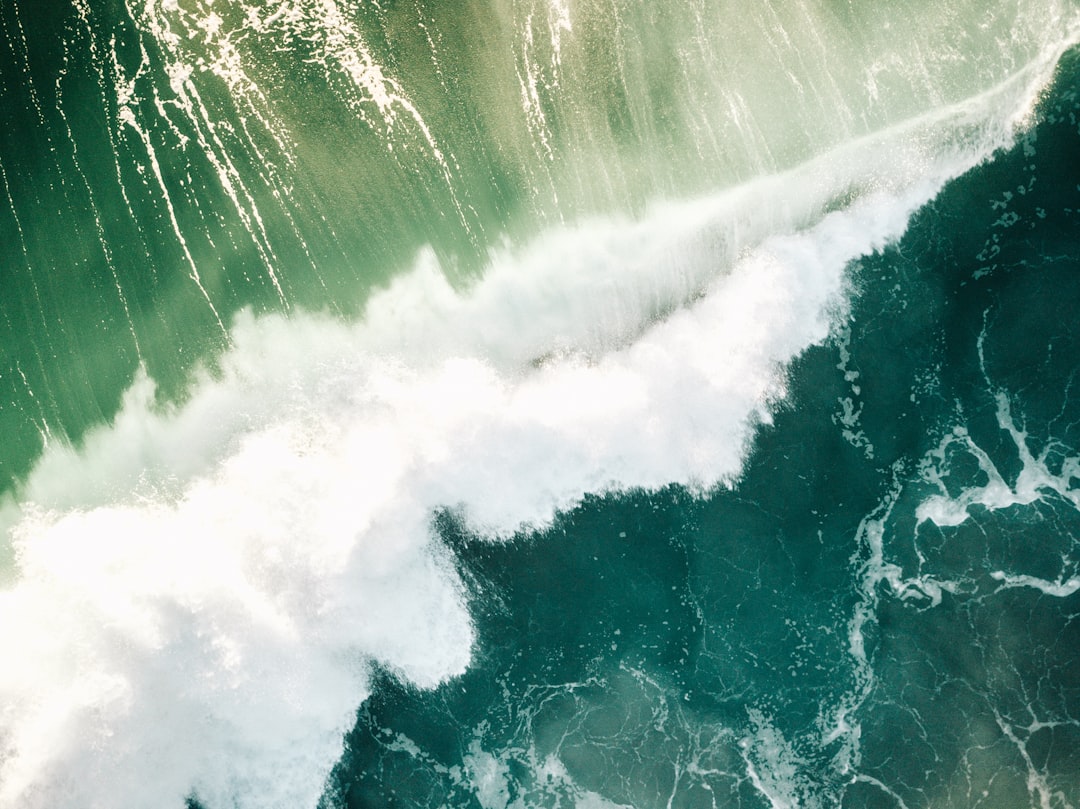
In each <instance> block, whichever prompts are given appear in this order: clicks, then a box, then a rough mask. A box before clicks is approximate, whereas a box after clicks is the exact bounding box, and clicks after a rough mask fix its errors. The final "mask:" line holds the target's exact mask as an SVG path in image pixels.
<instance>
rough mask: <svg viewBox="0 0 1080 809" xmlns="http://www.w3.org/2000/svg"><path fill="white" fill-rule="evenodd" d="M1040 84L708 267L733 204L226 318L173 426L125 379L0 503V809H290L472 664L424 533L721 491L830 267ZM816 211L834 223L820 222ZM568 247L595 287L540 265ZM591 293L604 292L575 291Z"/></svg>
mask: <svg viewBox="0 0 1080 809" xmlns="http://www.w3.org/2000/svg"><path fill="white" fill-rule="evenodd" d="M1049 64H1052V60H1049V59H1048V61H1047V62H1046V63H1045V64H1040V65H1038V66H1037V67H1036V68H1032V70H1031V71H1030V72H1029V73H1027V74H1024V75H1022V76H1021V77H1020V78H1018V79H1017V80H1016V81H1015V82H1014V83H1013V84H1012V85H1009V86H1003V87H1002V88H999V89H998V91H997V92H995V93H991V94H988V95H987V96H986V97H984V98H981V99H977V100H975V101H973V102H971V103H969V104H967V105H963V106H961V107H957V108H954V109H950V110H946V111H942V112H940V113H938V114H937V115H936V116H935V117H934V119H933V120H927V121H923V122H921V123H917V124H913V125H912V126H911V127H908V128H906V129H903V130H897V131H895V132H891V133H886V134H884V135H882V136H880V137H879V138H877V139H873V140H867V141H864V142H859V143H855V144H850V145H849V146H848V147H845V149H842V150H840V151H839V152H837V153H835V154H833V155H831V156H827V157H826V158H823V159H822V161H819V162H816V163H814V164H809V165H808V166H807V167H805V168H804V169H803V170H801V171H800V172H795V173H792V174H791V175H789V176H788V177H786V178H783V181H782V182H777V183H775V184H774V186H773V187H770V188H769V189H767V190H766V191H765V192H762V193H761V194H760V196H758V197H757V198H753V199H752V201H753V202H754V203H759V204H762V205H770V204H771V205H773V206H776V205H778V201H779V200H781V199H785V200H790V199H791V198H792V197H795V196H797V195H799V194H809V195H812V197H813V198H812V199H811V200H810V201H809V202H807V201H806V200H802V199H800V200H799V202H798V204H795V205H793V206H792V208H791V210H793V211H795V212H798V211H804V212H805V211H807V210H808V211H810V212H811V215H810V216H809V221H808V219H807V217H806V216H805V215H802V214H798V213H796V214H791V215H785V216H782V217H780V221H775V220H774V219H773V218H772V217H773V214H772V213H771V212H769V213H763V215H764V216H766V219H767V220H768V221H769V225H768V226H767V227H763V228H760V232H759V233H757V234H756V235H754V236H752V237H747V238H744V239H742V240H741V241H740V240H739V239H736V240H735V241H734V242H732V241H731V240H730V239H729V238H726V237H725V238H721V239H720V240H719V243H721V244H723V245H728V246H727V247H718V246H717V245H718V241H717V239H715V238H713V236H715V235H716V234H717V233H719V234H724V233H730V230H729V231H725V227H727V226H728V225H729V224H730V221H731V220H730V208H729V207H726V206H725V204H722V203H721V202H718V200H717V199H710V200H703V201H698V202H691V203H685V204H683V205H681V206H676V207H674V208H668V209H666V213H665V212H661V213H658V214H656V216H657V217H660V220H659V224H656V223H654V224H653V225H650V224H649V222H650V220H646V222H645V223H638V224H633V223H621V224H620V223H608V224H607V225H606V226H604V227H600V226H598V225H595V224H594V225H592V226H590V227H587V228H583V229H582V230H580V231H577V232H575V231H565V230H564V231H559V232H556V233H553V234H549V235H547V236H545V237H542V238H541V239H540V240H539V241H538V243H537V244H536V245H534V247H533V248H530V249H528V250H526V251H524V252H523V253H521V254H519V255H517V256H514V255H509V256H502V257H501V258H500V259H499V262H498V263H497V264H495V265H494V266H493V267H492V268H491V270H490V271H489V273H488V274H487V276H486V277H485V279H484V280H483V281H482V282H481V283H480V284H479V285H478V286H477V287H476V288H475V289H473V290H471V291H470V292H469V293H466V294H464V295H455V294H453V293H450V292H449V291H448V289H447V288H446V287H445V285H444V283H443V282H442V281H441V279H440V278H439V276H438V275H437V274H433V273H431V272H430V270H425V269H423V267H421V268H420V269H418V270H417V275H416V276H415V277H413V278H410V279H406V280H404V281H402V282H401V283H399V284H398V285H397V286H395V287H394V288H393V289H391V290H389V291H387V292H386V293H385V294H384V295H383V296H381V297H378V298H376V300H375V301H374V302H373V304H372V309H371V310H370V312H369V316H368V317H367V319H366V320H365V321H363V322H361V323H359V324H355V325H346V324H342V323H339V322H335V321H331V320H327V319H320V318H317V317H314V316H306V315H295V316H293V317H291V318H289V319H285V318H282V317H266V318H262V319H254V318H251V317H245V318H242V319H241V320H240V321H239V322H238V323H237V324H236V325H235V327H234V330H233V342H234V347H233V348H232V349H231V350H230V352H229V353H228V354H227V355H226V356H225V357H224V358H223V359H222V362H221V371H220V373H219V374H218V375H216V376H214V377H211V376H209V375H207V376H205V377H203V378H201V379H200V380H199V381H198V383H197V384H196V385H195V387H194V389H193V390H192V392H191V396H190V399H189V401H188V402H187V403H186V404H184V405H183V406H182V407H179V408H174V409H164V410H163V409H160V408H155V407H154V406H153V405H152V404H151V402H152V384H151V383H150V382H149V380H146V379H141V380H139V381H137V383H136V384H135V386H134V387H133V388H132V390H131V392H130V393H129V396H128V398H127V400H126V402H125V405H124V408H123V410H122V412H121V413H120V414H119V416H118V417H117V419H116V420H115V423H114V424H113V425H111V426H110V427H108V428H104V429H102V430H100V431H98V432H97V433H95V434H93V435H91V436H90V437H89V438H88V439H87V441H86V443H85V446H84V447H83V448H82V449H81V450H79V451H75V450H72V449H69V448H62V447H54V448H52V449H51V450H50V451H49V452H48V453H47V454H46V456H45V457H44V458H43V459H42V461H41V462H40V464H39V465H38V467H37V468H36V470H35V472H34V473H33V475H32V476H31V478H30V479H29V480H28V481H27V483H26V484H25V486H24V487H23V490H22V492H21V494H20V497H21V505H18V506H12V507H10V508H9V509H8V513H7V521H9V522H14V527H13V528H12V536H13V540H14V543H15V545H16V551H17V558H18V572H17V580H16V581H15V582H14V583H13V584H11V585H10V586H9V587H8V588H7V589H6V590H4V591H3V593H2V594H0V646H2V648H3V649H4V650H5V653H6V655H7V660H6V661H5V664H4V665H3V666H2V667H0V695H2V696H0V700H2V701H0V705H2V709H0V745H2V747H0V751H2V752H0V806H2V807H12V809H14V807H20V809H22V807H55V806H85V807H113V806H116V807H125V809H129V808H131V807H135V808H136V809H137V808H139V807H161V806H169V805H177V804H178V803H180V802H182V800H183V798H184V797H185V796H188V795H191V794H194V795H196V796H197V797H198V799H199V801H200V803H202V804H203V805H205V806H206V807H208V809H217V807H225V806H229V807H234V806H235V807H240V808H241V809H247V808H248V807H251V809H255V807H259V809H268V808H270V809H272V808H274V807H282V809H284V807H290V809H293V808H295V807H304V806H314V805H315V804H316V803H317V801H318V799H319V797H320V794H321V792H322V789H323V785H324V781H325V778H326V775H327V773H328V772H329V770H330V768H331V767H332V766H333V764H334V761H335V760H336V759H337V758H338V757H339V756H340V753H341V749H342V737H343V734H344V732H345V731H346V730H347V729H348V728H349V727H350V725H351V723H352V721H353V720H354V715H355V710H356V708H357V706H358V705H359V703H360V702H361V701H362V700H363V699H364V698H365V697H366V695H367V693H368V688H369V683H368V679H367V678H368V666H369V665H370V664H371V663H372V662H377V663H379V664H381V665H383V666H386V667H388V668H390V669H392V670H394V671H395V672H397V673H398V674H399V675H400V676H402V677H403V678H405V679H407V680H409V681H411V682H413V683H415V684H416V685H417V686H420V687H431V686H434V685H436V684H438V683H439V682H442V681H444V680H446V679H447V678H449V677H453V676H454V675H456V674H459V673H461V672H462V671H463V670H464V669H465V667H466V666H467V665H468V662H469V659H470V649H471V646H472V643H473V634H472V629H471V625H470V621H469V616H468V608H467V604H466V602H465V594H464V593H463V591H462V587H461V583H460V581H459V578H458V576H457V574H456V572H455V570H454V567H453V560H452V559H450V558H449V557H448V555H447V553H446V551H445V550H444V549H442V548H441V547H440V546H439V545H438V543H437V542H436V541H435V540H434V538H433V536H432V532H431V527H430V520H431V515H432V512H433V511H434V510H435V509H438V508H443V507H449V508H455V509H460V510H461V512H462V513H463V514H464V515H465V516H466V518H467V519H468V520H469V521H470V524H471V525H473V526H474V527H475V528H476V529H477V530H478V531H481V532H484V533H487V534H489V535H492V536H508V535H510V534H512V533H514V532H515V531H518V530H521V529H522V528H526V527H540V526H543V525H545V524H547V523H548V522H549V521H550V520H551V519H552V517H553V516H554V515H555V513H557V512H558V511H559V510H561V509H567V508H570V507H572V506H573V505H574V504H575V503H576V502H578V501H579V500H580V498H581V497H582V496H583V495H584V494H585V493H587V492H598V491H605V490H609V489H611V488H614V487H644V488H653V487H659V486H663V485H667V484H669V483H672V482H677V483H682V484H684V485H688V486H690V487H692V488H694V489H695V490H698V491H702V492H705V491H707V490H708V489H710V488H711V487H714V486H716V485H719V484H722V483H733V482H734V481H736V480H737V477H738V475H739V473H740V470H741V468H742V464H743V462H744V459H745V455H746V453H747V450H748V446H749V444H750V441H751V440H752V437H753V431H754V429H755V427H756V425H757V424H759V423H761V422H762V421H767V420H768V419H769V412H770V408H771V407H773V406H774V405H775V404H776V402H777V401H778V400H779V399H781V398H782V396H783V394H784V376H783V374H784V370H783V369H784V367H785V366H786V364H787V363H788V362H790V360H791V359H792V358H794V357H795V356H797V355H798V354H799V353H800V352H802V351H803V350H805V348H806V347H808V346H809V345H812V344H814V343H816V342H819V341H821V340H823V339H824V338H825V337H826V336H827V334H828V332H829V328H830V325H831V324H832V322H833V321H834V320H835V319H836V318H837V317H839V316H842V314H843V312H844V302H845V297H846V293H847V288H846V280H845V268H846V267H847V265H848V264H849V262H850V261H852V260H853V259H856V258H857V257H859V256H861V255H864V254H866V253H868V252H870V251H873V250H877V249H881V248H882V247H883V246H884V245H885V244H886V243H887V242H888V241H889V240H892V239H895V238H897V237H898V236H899V235H900V234H901V233H902V232H903V229H904V227H905V226H906V222H907V220H908V217H909V216H910V214H911V212H912V211H913V210H915V209H916V208H917V207H918V206H919V205H920V204H922V203H923V202H925V201H926V200H927V199H929V198H930V197H932V195H933V194H934V193H936V190H937V189H938V188H939V187H940V184H941V183H942V182H944V181H945V180H946V179H947V178H948V177H950V176H954V175H955V174H957V173H959V172H961V171H963V170H965V169H966V168H968V167H970V166H971V165H973V164H974V163H975V162H977V161H979V160H981V159H983V158H984V157H985V156H986V155H987V154H989V153H990V152H991V151H992V150H993V149H995V148H998V147H1000V146H1002V145H1005V144H1006V143H1007V142H1008V141H1009V138H1010V137H1011V134H1012V129H1011V126H1012V122H1013V121H1014V120H1016V119H1017V117H1018V116H1020V115H1022V114H1023V113H1024V112H1025V111H1027V110H1028V109H1029V108H1030V103H1031V100H1032V98H1034V94H1035V92H1036V90H1037V88H1038V86H1039V85H1040V83H1041V81H1042V78H1043V74H1044V73H1045V70H1046V69H1047V65H1049ZM868 188H869V189H874V188H876V189H877V190H875V191H866V190H865V189H868ZM800 189H801V190H800ZM856 192H858V193H856ZM839 194H845V195H846V194H852V195H854V196H855V201H854V202H853V203H851V204H850V205H849V206H848V207H847V208H846V209H844V210H841V211H836V212H833V213H830V214H827V215H821V214H820V213H818V214H816V215H813V213H812V212H813V211H815V210H816V211H821V210H823V209H824V208H825V207H826V204H827V203H828V201H829V200H830V199H832V198H833V197H835V196H836V195H839ZM672 212H674V220H677V221H682V222H692V223H694V224H693V226H692V227H689V228H684V229H679V228H671V227H669V224H670V221H672V219H671V217H672ZM665 217H667V218H666V219H665ZM770 234H772V235H770ZM635 239H637V240H638V242H635V241H634V240H635ZM655 239H659V240H661V241H660V244H661V245H667V246H669V247H670V249H671V250H672V251H678V250H680V249H681V250H682V252H681V253H677V254H676V255H675V258H674V259H671V260H670V267H669V268H668V269H667V270H666V271H665V272H663V273H660V274H659V275H654V274H651V273H649V272H648V270H649V269H650V268H649V266H648V264H647V263H646V264H644V265H642V266H640V267H639V270H641V272H640V273H638V274H632V275H631V276H630V278H628V279H625V284H621V283H620V282H621V281H623V280H624V279H621V278H620V275H619V269H620V267H622V266H623V264H624V263H625V261H626V255H627V253H626V251H625V250H624V249H622V248H620V245H622V246H623V247H625V242H626V240H630V243H631V244H635V243H640V244H642V245H644V244H647V243H649V242H651V241H652V240H655ZM665 240H666V241H665ZM578 243H589V244H591V245H592V246H593V248H594V252H593V253H592V255H593V257H594V258H593V259H592V260H591V261H589V262H584V263H581V264H576V263H573V262H570V263H568V262H566V261H563V260H561V258H560V257H559V255H556V256H555V258H553V259H552V260H550V261H548V262H545V261H543V260H541V259H538V258H537V257H538V256H542V255H544V254H545V252H547V251H549V250H550V249H551V246H552V245H554V244H561V245H563V246H564V247H565V245H570V247H571V248H572V247H573V245H575V244H578ZM597 244H600V245H602V246H603V245H606V248H605V249H595V248H596V247H597ZM731 244H737V245H738V249H737V250H736V251H734V252H733V251H732V250H731V247H730V245H731ZM687 245H691V247H687ZM653 247H654V249H655V245H653ZM571 252H572V249H571ZM663 254H664V253H663V252H662V251H661V252H659V253H657V255H663ZM605 256H606V257H607V258H605ZM523 268H524V269H523ZM526 271H527V272H526ZM581 273H591V274H595V275H591V276H589V277H591V278H593V279H594V280H595V279H601V283H600V284H599V286H598V287H592V288H591V287H590V284H589V283H588V281H587V279H586V280H583V278H582V276H581ZM522 277H524V279H525V280H524V282H522V281H521V278H522ZM605 285H611V286H612V288H613V289H616V290H618V291H617V292H615V293H612V294H611V295H610V296H604V295H602V294H596V293H595V292H594V291H590V289H603V288H604V287H605ZM565 290H574V292H573V293H571V295H570V296H569V297H567V295H566V293H565ZM574 295H588V296H590V301H589V302H588V303H589V305H586V306H584V308H582V306H581V305H579V304H580V303H581V301H580V300H576V299H575V298H574ZM418 305H419V306H422V307H424V309H423V311H424V312H425V313H426V315H425V316H423V317H419V318H417V322H421V323H435V324H436V325H435V326H433V327H431V328H432V332H431V333H427V334H423V335H422V337H420V338H419V339H418V342H413V340H414V339H417V338H416V335H415V334H410V333H409V332H408V324H407V325H406V327H405V331H402V330H400V328H399V327H398V326H396V325H394V324H392V323H387V322H386V319H385V318H383V317H382V316H381V315H380V312H383V311H405V310H408V309H409V308H411V307H416V306H418ZM672 305H675V306H677V307H678V308H677V309H676V310H675V311H674V313H673V314H670V315H668V316H667V317H665V318H664V319H663V320H662V321H654V320H653V318H655V317H656V315H657V314H661V313H663V312H665V311H667V310H668V309H669V308H670V307H671V306H672ZM508 311H509V312H513V313H514V314H513V315H511V316H509V317H508V316H507V315H506V313H507V312H508ZM532 313H544V325H543V327H542V328H540V329H539V331H538V332H534V331H533V330H531V329H530V328H529V325H528V324H529V317H530V315H531V314H532ZM590 313H595V314H594V315H593V323H594V324H595V328H593V329H584V330H582V329H581V328H580V324H581V322H582V318H583V317H586V318H587V317H589V316H590ZM439 346H443V348H441V349H440V348H438V347H439ZM545 347H546V348H547V349H548V350H549V351H551V352H553V353H541V354H539V355H538V354H537V351H538V348H545Z"/></svg>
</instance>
